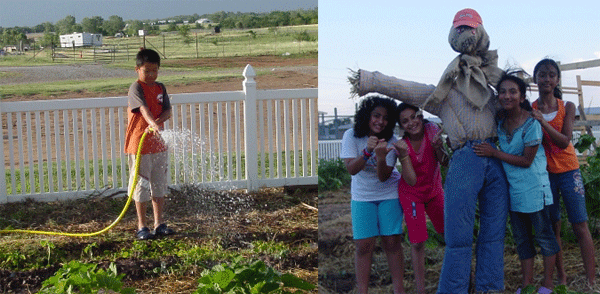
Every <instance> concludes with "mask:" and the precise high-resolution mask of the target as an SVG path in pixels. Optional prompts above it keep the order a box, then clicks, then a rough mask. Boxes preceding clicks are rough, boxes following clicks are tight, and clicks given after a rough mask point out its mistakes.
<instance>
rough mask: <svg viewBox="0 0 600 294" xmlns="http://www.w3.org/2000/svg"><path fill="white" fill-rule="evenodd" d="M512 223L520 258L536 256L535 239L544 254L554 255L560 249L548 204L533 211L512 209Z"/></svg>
mask: <svg viewBox="0 0 600 294" xmlns="http://www.w3.org/2000/svg"><path fill="white" fill-rule="evenodd" d="M510 224H511V226H512V231H513V235H514V237H515V243H517V253H518V254H519V259H520V260H525V259H530V258H533V257H535V255H536V250H535V247H534V246H533V244H534V240H535V241H536V242H537V244H538V245H539V246H540V249H541V250H540V251H541V252H542V255H543V256H552V255H554V254H556V253H557V252H558V251H560V247H559V246H558V242H557V241H556V236H555V235H554V231H553V230H552V223H551V222H550V214H549V211H548V206H546V207H545V208H544V209H542V210H540V211H536V212H532V213H522V212H516V211H511V212H510ZM532 229H534V230H535V235H534V234H533V233H532Z"/></svg>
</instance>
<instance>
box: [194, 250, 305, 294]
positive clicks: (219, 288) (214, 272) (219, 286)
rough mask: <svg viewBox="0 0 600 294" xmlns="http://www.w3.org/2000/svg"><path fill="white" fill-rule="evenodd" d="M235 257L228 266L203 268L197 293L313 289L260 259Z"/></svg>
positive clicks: (276, 291)
mask: <svg viewBox="0 0 600 294" xmlns="http://www.w3.org/2000/svg"><path fill="white" fill-rule="evenodd" d="M243 260H244V257H237V258H236V259H235V260H234V262H233V263H232V264H231V265H227V264H220V265H216V266H214V267H213V268H212V269H211V270H205V271H204V272H203V273H202V278H200V280H199V285H198V290H197V291H196V292H194V293H196V294H205V293H208V294H219V293H248V294H249V293H292V292H288V291H286V289H298V291H295V292H293V293H302V292H300V290H312V289H314V288H315V286H314V285H313V284H310V283H308V282H306V281H304V280H302V279H300V278H298V277H296V276H294V275H292V274H280V273H278V272H276V271H275V270H274V269H273V268H271V267H267V266H266V265H265V263H264V262H262V261H255V262H253V263H250V264H246V263H243V262H242V261H243Z"/></svg>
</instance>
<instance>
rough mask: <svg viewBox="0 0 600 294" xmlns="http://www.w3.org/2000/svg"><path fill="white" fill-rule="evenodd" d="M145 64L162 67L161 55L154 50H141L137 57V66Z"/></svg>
mask: <svg viewBox="0 0 600 294" xmlns="http://www.w3.org/2000/svg"><path fill="white" fill-rule="evenodd" d="M145 63H156V64H157V65H158V66H160V55H158V53H157V52H156V51H154V50H152V49H145V48H141V49H140V52H138V53H137V55H136V56H135V65H136V66H137V67H140V66H142V65H144V64H145Z"/></svg>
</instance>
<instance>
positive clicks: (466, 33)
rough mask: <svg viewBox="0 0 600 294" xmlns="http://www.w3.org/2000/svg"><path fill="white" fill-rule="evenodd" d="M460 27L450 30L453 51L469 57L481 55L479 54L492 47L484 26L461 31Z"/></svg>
mask: <svg viewBox="0 0 600 294" xmlns="http://www.w3.org/2000/svg"><path fill="white" fill-rule="evenodd" d="M460 28H462V27H459V28H458V29H457V28H454V27H451V28H450V34H449V35H448V42H449V43H450V46H451V47H452V49H453V50H454V51H456V52H458V53H464V54H468V55H479V54H478V53H481V52H485V51H487V50H488V48H489V46H490V38H489V37H488V35H487V33H486V31H485V29H484V28H483V25H479V26H478V27H477V28H475V29H473V28H468V27H467V29H464V30H460Z"/></svg>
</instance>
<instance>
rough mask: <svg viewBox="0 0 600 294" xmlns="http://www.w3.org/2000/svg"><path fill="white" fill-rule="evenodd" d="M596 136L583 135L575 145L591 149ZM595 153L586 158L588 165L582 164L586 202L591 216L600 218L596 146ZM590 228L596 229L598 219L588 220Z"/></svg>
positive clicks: (599, 163) (599, 155) (599, 167)
mask: <svg viewBox="0 0 600 294" xmlns="http://www.w3.org/2000/svg"><path fill="white" fill-rule="evenodd" d="M595 142H596V138H594V137H592V136H590V135H587V134H585V135H582V136H581V137H580V138H579V141H578V142H577V143H576V144H575V147H576V148H577V150H578V151H579V152H584V151H586V150H589V151H591V150H592V147H595ZM594 149H595V150H594V151H595V152H594V154H592V155H590V156H588V157H587V158H586V161H587V165H582V166H581V176H582V178H583V185H584V188H585V196H586V197H585V202H586V207H587V211H588V215H589V217H590V218H593V219H596V220H597V219H599V218H600V152H598V149H597V148H594ZM588 223H589V225H590V230H591V231H594V230H595V229H596V226H597V223H598V222H597V221H590V222H588Z"/></svg>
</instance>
